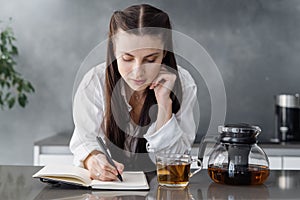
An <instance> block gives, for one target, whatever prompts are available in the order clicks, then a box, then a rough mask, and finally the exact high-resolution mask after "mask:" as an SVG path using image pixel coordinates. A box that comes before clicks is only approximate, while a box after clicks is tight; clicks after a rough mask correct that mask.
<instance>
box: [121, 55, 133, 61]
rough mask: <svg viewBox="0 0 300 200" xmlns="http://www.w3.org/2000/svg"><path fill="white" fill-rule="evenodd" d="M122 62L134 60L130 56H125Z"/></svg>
mask: <svg viewBox="0 0 300 200" xmlns="http://www.w3.org/2000/svg"><path fill="white" fill-rule="evenodd" d="M122 60H123V61H125V62H129V61H132V60H133V59H132V58H131V57H129V56H123V57H122Z"/></svg>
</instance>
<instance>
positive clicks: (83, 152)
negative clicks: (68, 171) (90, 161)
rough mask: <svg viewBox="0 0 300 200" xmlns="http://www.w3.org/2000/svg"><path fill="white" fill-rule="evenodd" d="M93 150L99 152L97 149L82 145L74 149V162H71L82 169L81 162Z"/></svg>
mask: <svg viewBox="0 0 300 200" xmlns="http://www.w3.org/2000/svg"><path fill="white" fill-rule="evenodd" d="M94 150H98V151H99V148H97V147H92V146H90V147H86V146H84V145H80V146H79V147H78V148H77V149H76V152H75V153H73V155H74V160H73V164H74V165H75V166H78V167H82V168H84V165H83V161H84V160H85V159H86V158H87V157H88V155H89V154H90V153H91V152H92V151H94Z"/></svg>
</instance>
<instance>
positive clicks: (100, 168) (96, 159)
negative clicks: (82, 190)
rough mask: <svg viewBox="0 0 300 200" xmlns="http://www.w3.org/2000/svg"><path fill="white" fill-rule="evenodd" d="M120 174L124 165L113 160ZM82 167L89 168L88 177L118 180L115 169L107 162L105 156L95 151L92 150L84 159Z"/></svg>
mask: <svg viewBox="0 0 300 200" xmlns="http://www.w3.org/2000/svg"><path fill="white" fill-rule="evenodd" d="M114 163H115V165H116V167H117V169H118V171H119V172H120V174H122V173H123V169H124V165H123V164H121V163H118V162H116V161H114ZM84 167H85V168H86V169H88V170H89V172H90V177H91V178H92V179H97V180H101V181H114V180H118V177H117V175H118V172H117V170H116V169H115V168H114V167H113V166H112V165H111V164H109V162H108V161H107V159H106V156H105V155H104V154H103V153H101V152H99V151H97V152H92V153H91V154H90V155H89V156H88V157H87V158H86V159H85V161H84Z"/></svg>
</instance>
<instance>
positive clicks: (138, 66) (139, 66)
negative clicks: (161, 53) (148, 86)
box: [133, 62, 145, 75]
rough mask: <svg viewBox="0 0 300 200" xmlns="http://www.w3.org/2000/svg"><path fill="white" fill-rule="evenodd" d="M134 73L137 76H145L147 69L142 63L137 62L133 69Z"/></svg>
mask: <svg viewBox="0 0 300 200" xmlns="http://www.w3.org/2000/svg"><path fill="white" fill-rule="evenodd" d="M133 72H134V73H135V74H137V75H143V74H144V73H145V67H144V65H143V64H142V63H139V62H136V63H135V64H134V67H133Z"/></svg>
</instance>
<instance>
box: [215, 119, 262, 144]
mask: <svg viewBox="0 0 300 200" xmlns="http://www.w3.org/2000/svg"><path fill="white" fill-rule="evenodd" d="M218 132H219V133H220V134H221V138H220V140H221V142H227V143H241V144H253V143H256V139H257V136H258V134H259V133H260V132H261V129H260V128H259V127H258V126H252V125H250V124H245V123H240V124H227V125H225V126H219V127H218Z"/></svg>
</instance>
